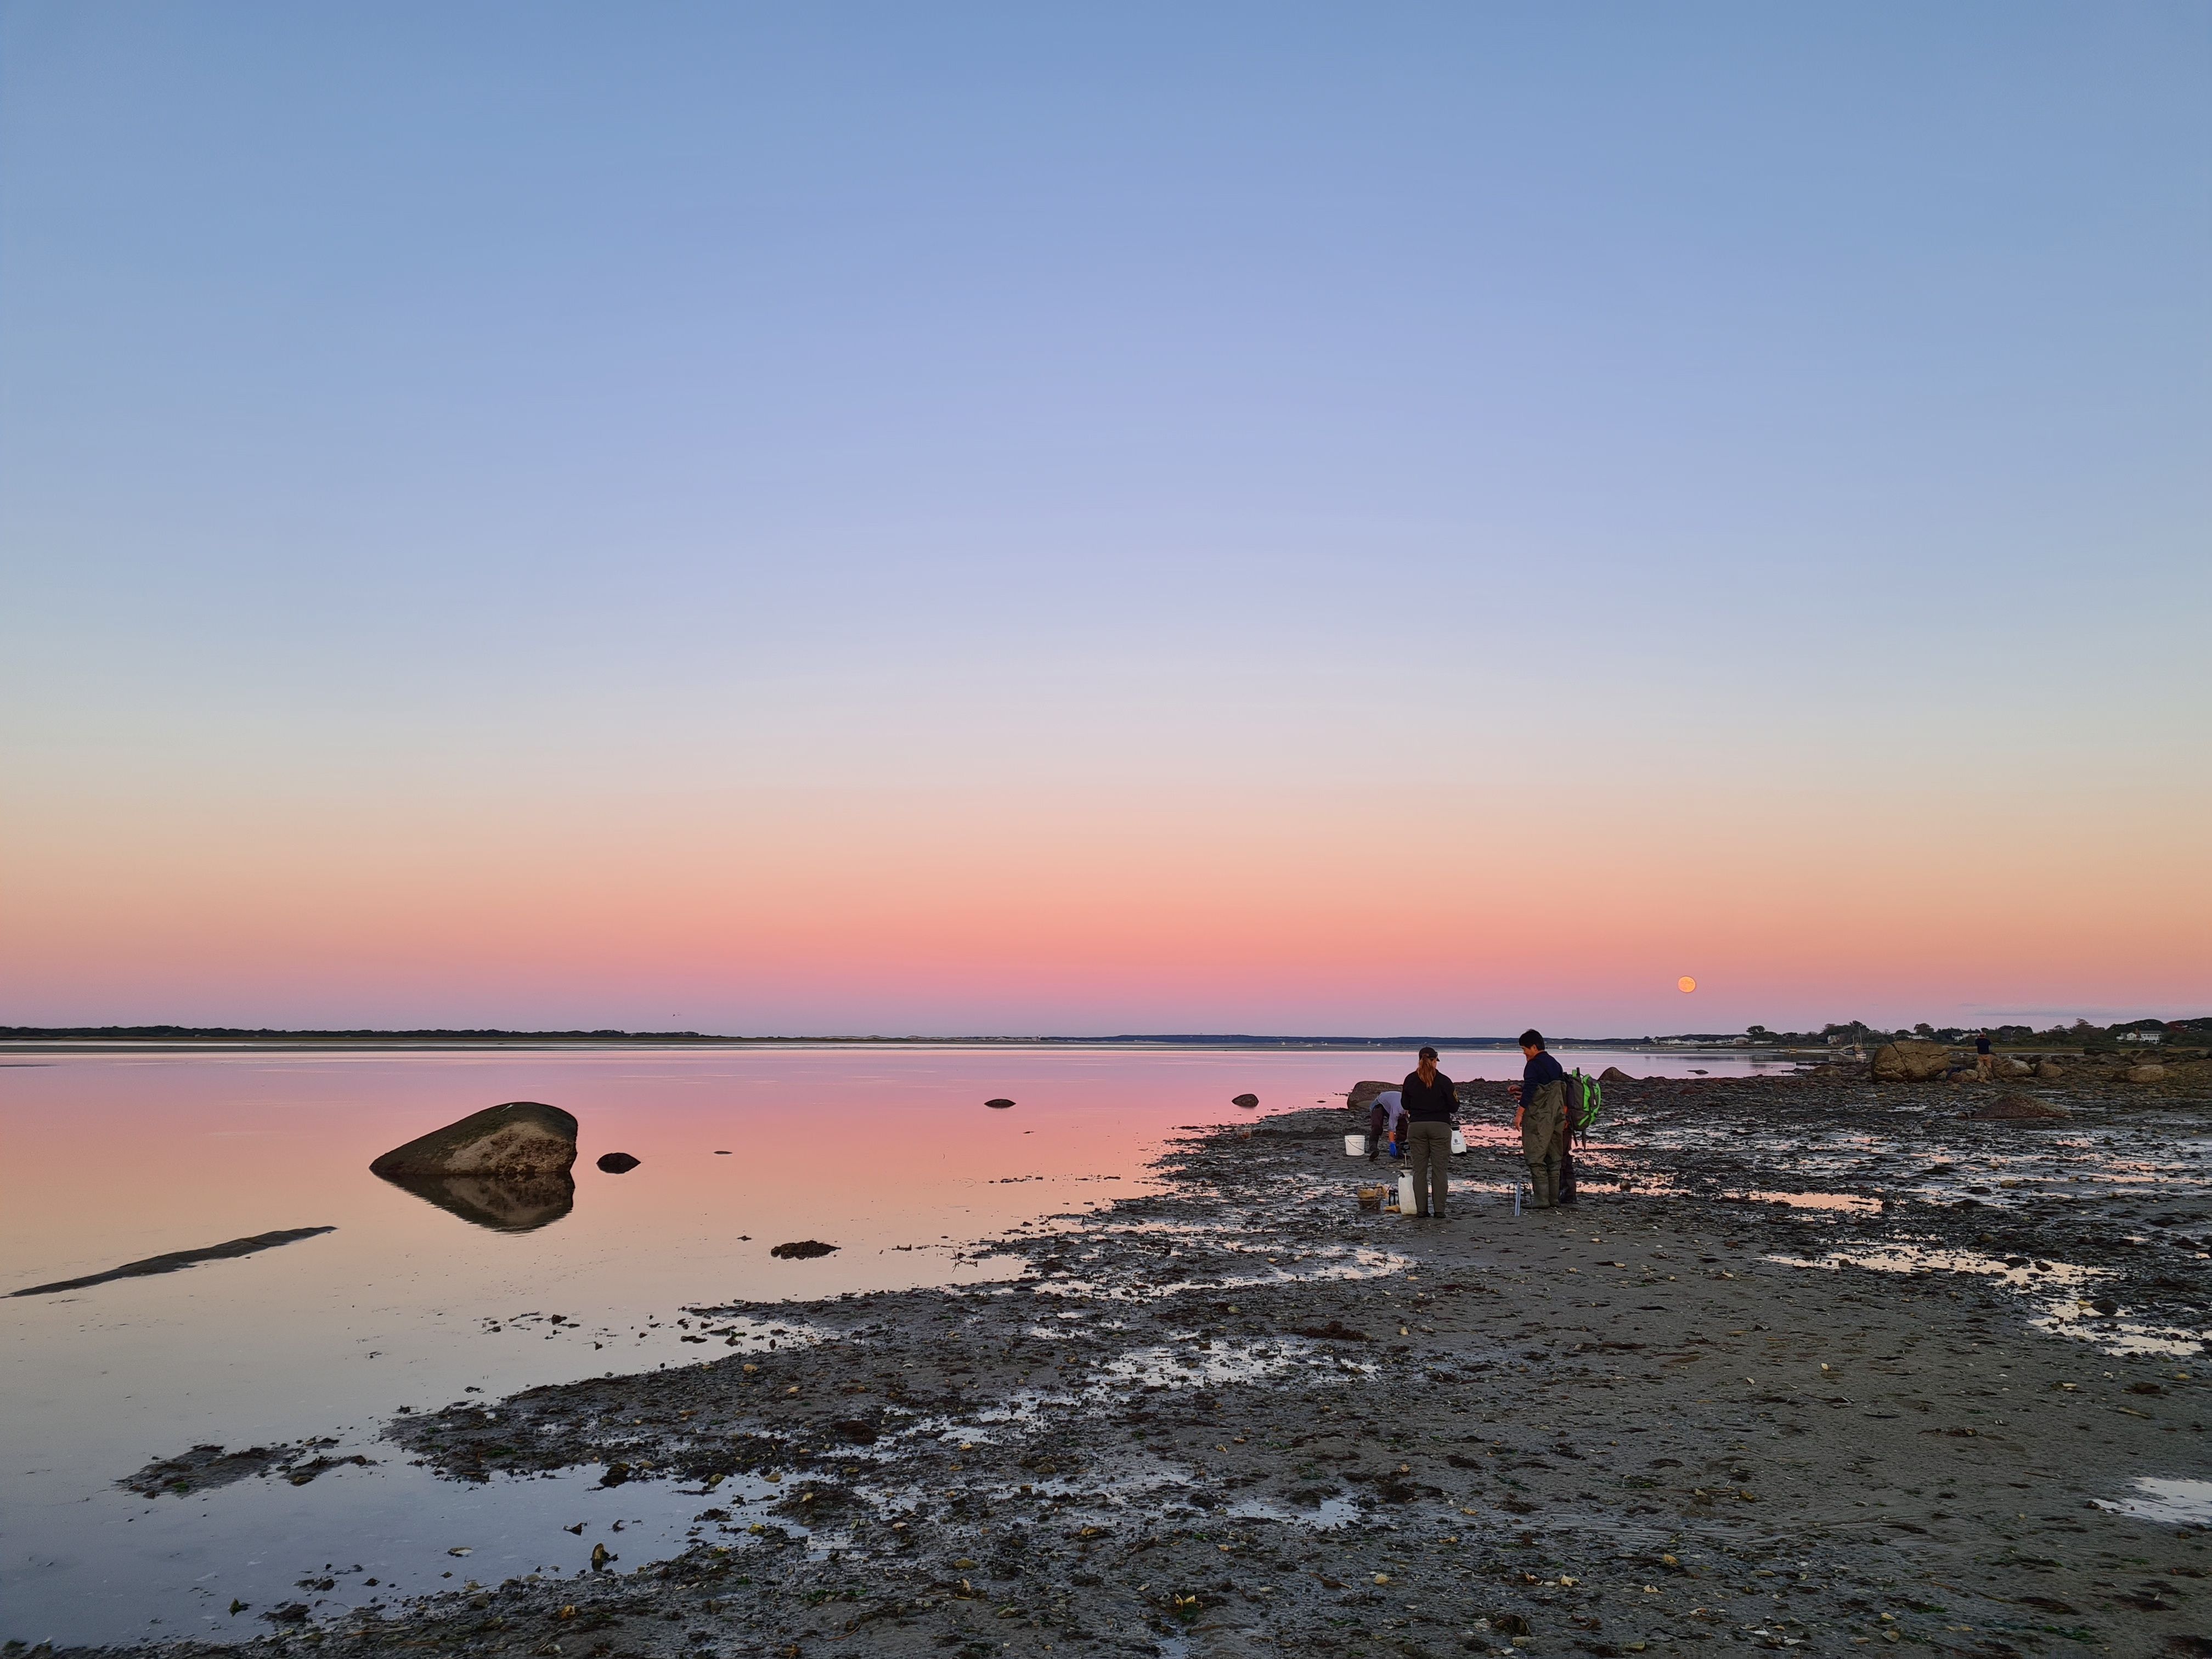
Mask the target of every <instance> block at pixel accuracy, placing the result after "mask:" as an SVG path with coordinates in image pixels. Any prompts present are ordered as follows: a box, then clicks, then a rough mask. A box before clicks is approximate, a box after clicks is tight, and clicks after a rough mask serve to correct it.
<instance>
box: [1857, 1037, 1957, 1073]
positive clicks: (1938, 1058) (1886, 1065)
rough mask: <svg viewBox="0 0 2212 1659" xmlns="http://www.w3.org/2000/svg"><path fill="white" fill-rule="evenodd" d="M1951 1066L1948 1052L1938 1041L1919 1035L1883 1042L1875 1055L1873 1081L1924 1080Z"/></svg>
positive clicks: (1945, 1071) (1946, 1070) (1943, 1071)
mask: <svg viewBox="0 0 2212 1659" xmlns="http://www.w3.org/2000/svg"><path fill="white" fill-rule="evenodd" d="M1950 1069H1951V1051H1950V1050H1949V1049H1948V1048H1945V1047H1944V1046H1943V1045H1942V1043H1940V1042H1922V1041H1921V1040H1920V1039H1919V1038H1918V1037H1906V1038H1905V1040H1904V1041H1903V1042H1885V1043H1884V1044H1882V1046H1881V1048H1877V1049H1875V1054H1874V1080H1875V1082H1876V1083H1925V1082H1927V1081H1928V1080H1929V1079H1930V1078H1938V1077H1942V1075H1943V1074H1944V1073H1947V1072H1948V1071H1949V1070H1950Z"/></svg>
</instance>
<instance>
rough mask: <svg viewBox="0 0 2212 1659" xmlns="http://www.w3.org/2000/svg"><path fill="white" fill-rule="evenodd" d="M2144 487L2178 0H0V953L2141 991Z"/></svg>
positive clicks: (2171, 926)
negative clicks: (911, 2) (513, 2)
mask: <svg viewBox="0 0 2212 1659" xmlns="http://www.w3.org/2000/svg"><path fill="white" fill-rule="evenodd" d="M2208 532H2212V10H2208V9H2206V8H2205V7H2203V5H2201V4H2185V5H2130V6H2118V7H2102V8H2085V7H2080V6H2073V5H2058V6H2045V5H2034V4H2026V5H2022V4H2004V5H1986V6H1984V5H1974V4H1957V5H1948V6H1945V7H1942V8H1932V9H1931V8H1913V7H1906V6H1903V5H1878V6H1873V7H1848V8H1847V7H1840V6H1836V7H1826V8H1814V7H1799V8H1791V9H1784V10H1777V9H1773V8H1771V7H1760V6H1754V5H1741V6H1736V5H1683V6H1673V7H1668V8H1633V7H1627V6H1608V5H1589V6H1583V7H1576V8H1559V7H1550V6H1527V7H1520V6H1511V5H1498V6H1486V7H1481V8H1458V7H1443V6H1412V7H1406V6H1401V7H1391V6H1379V7H1359V8H1352V7H1335V8H1332V7H1285V6H1274V5H1270V6H1265V7H1261V6H1249V7H1248V6H1237V5H1228V4H1224V5H1213V6H1208V7H1204V8H1190V7H1166V6H1157V7H1146V6H1116V7H1110V8H1109V7H1097V8H1091V9H1080V8H1069V7H1060V8H1048V9H1043V10H1042V11H1040V10H1039V9H1035V8H1023V7H1015V6H1006V7H979V6H945V7H935V8H912V7H891V6H882V7H870V6H861V5H854V6H844V7H839V8H834V9H796V10H794V9H768V8H739V7H726V6H698V7H687V6H682V5H667V6H657V7H653V8H650V9H644V10H642V11H641V10H638V9H606V8H597V7H581V6H578V7H568V8H564V7H560V6H545V5H533V6H528V7H522V6H502V5H492V4H487V5H482V6H472V7H469V8H463V9H453V8H446V7H433V6H427V5H415V6H410V5H380V6H375V7H368V6H330V7H319V8H313V9H297V8H283V7H277V6H263V5H252V4H241V5H236V6H230V7H222V8H194V9H177V8H167V7H160V6H155V5H150V4H148V5H98V4H95V5H89V6H84V5H60V4H22V3H16V4H9V5H5V6H0V564H3V565H4V568H0V575H4V592H5V595H6V602H5V604H4V605H0V1023H26V1024H27V1023H70V1024H76V1023H94V1022H106V1021H111V1020H112V1021H116V1022H137V1021H149V1020H177V1021H187V1022H204V1023H222V1024H278V1025H332V1024H336V1025H347V1026H351V1025H357V1024H398V1025H425V1024H437V1025H478V1024H503V1025H510V1026H514V1025H520V1026H568V1025H584V1026H599V1025H610V1024H611V1025H625V1026H633V1027H648V1028H656V1029H657V1028H665V1027H671V1026H678V1027H690V1028H696V1029H700V1030H721V1031H730V1032H751V1033H775V1032H782V1033H794V1032H816V1033H818V1032H826V1031H851V1032H862V1033H866V1032H884V1033H900V1034H903V1033H907V1032H921V1033H929V1034H952V1033H967V1032H1001V1033H1004V1032H1013V1033H1020V1032H1031V1031H1052V1032H1062V1033H1102V1032H1115V1031H1125V1030H1254V1031H1276V1032H1296V1031H1310V1032H1333V1033H1334V1032H1341V1033H1356V1032H1399V1031H1409V1030H1435V1031H1453V1032H1510V1031H1512V1030H1518V1029H1519V1028H1520V1026H1521V1025H1522V1024H1525V1023H1528V1022H1530V1021H1534V1022H1537V1023H1540V1024H1547V1025H1549V1026H1552V1027H1553V1028H1556V1029H1559V1030H1571V1031H1576V1032H1579V1033H1583V1034H1601V1033H1614V1032H1626V1033H1634V1032H1638V1031H1667V1030H1732V1029H1739V1028H1741V1026H1742V1025H1743V1024H1746V1023H1747V1022H1750V1021H1754V1020H1756V1021H1759V1022H1762V1023H1764V1024H1768V1025H1771V1026H1776V1027H1784V1026H1790V1025H1797V1024H1805V1023H1808V1022H1811V1023H1814V1024H1817V1023H1819V1022H1820V1021H1821V1020H1824V1019H1829V1018H1854V1017H1858V1018H1872V1019H1877V1020H1891V1019H1896V1020H1911V1019H1919V1018H1932V1019H1936V1020H1938V1021H1941V1022H1944V1023H1965V1022H1969V1021H1972V1020H1975V1019H1979V1018H2015V1017H2033V1018H2038V1019H2041V1018H2059V1017H2066V1018H2071V1017H2072V1016H2074V1015H2075V1014H2087V1015H2089V1016H2091V1017H2093V1018H2112V1017H2119V1016H2131V1015H2134V1014H2137V1013H2164V1014H2178V1013H2194V1012H2204V1011H2205V1010H2207V1009H2209V1008H2212V874H2208V869H2212V860H2207V858H2206V856H2205V848H2206V846H2207V845H2208V843H2212V833H2208V826H2212V772H2208V769H2207V766H2206V762H2207V760H2208V758H2212V756H2208V749H2209V748H2212V743H2208V738H2207V732H2208V730H2212V665H2209V662H2208V645H2207V641H2208V640H2212V534H2208ZM1685 974H1687V975H1695V976H1696V978H1697V980H1698V981H1699V990H1698V991H1697V993H1696V994H1694V995H1692V996H1684V995H1682V994H1680V993H1678V992H1677V991H1676V990H1675V989H1674V985H1675V981H1676V978H1677V976H1678V975H1685Z"/></svg>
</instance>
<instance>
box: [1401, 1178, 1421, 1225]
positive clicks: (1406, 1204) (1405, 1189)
mask: <svg viewBox="0 0 2212 1659" xmlns="http://www.w3.org/2000/svg"><path fill="white" fill-rule="evenodd" d="M1418 1207H1419V1206H1418V1204H1417V1203H1416V1201H1415V1200H1414V1198H1413V1171H1412V1170H1399V1171H1398V1213H1399V1214H1400V1215H1411V1214H1413V1212H1414V1210H1415V1209H1417V1208H1418Z"/></svg>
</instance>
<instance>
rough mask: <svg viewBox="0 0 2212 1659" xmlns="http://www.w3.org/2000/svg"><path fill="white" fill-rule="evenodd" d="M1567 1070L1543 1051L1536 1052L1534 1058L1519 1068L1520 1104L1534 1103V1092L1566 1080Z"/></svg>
mask: <svg viewBox="0 0 2212 1659" xmlns="http://www.w3.org/2000/svg"><path fill="white" fill-rule="evenodd" d="M1566 1075H1567V1068H1566V1067H1565V1066H1562V1065H1560V1064H1559V1061H1558V1060H1553V1058H1552V1056H1551V1054H1549V1053H1548V1052H1547V1051H1546V1050H1544V1049H1541V1048H1539V1049H1538V1050H1537V1051H1536V1058H1535V1059H1534V1060H1530V1061H1529V1062H1528V1064H1527V1065H1526V1066H1522V1068H1521V1104H1522V1106H1523V1107H1527V1106H1531V1105H1534V1103H1535V1100H1536V1091H1537V1090H1539V1089H1541V1088H1542V1087H1543V1086H1544V1085H1546V1084H1547V1083H1560V1082H1564V1081H1565V1079H1566Z"/></svg>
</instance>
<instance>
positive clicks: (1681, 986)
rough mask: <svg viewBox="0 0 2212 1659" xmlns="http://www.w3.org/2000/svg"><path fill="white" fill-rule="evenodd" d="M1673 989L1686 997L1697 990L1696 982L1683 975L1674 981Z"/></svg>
mask: <svg viewBox="0 0 2212 1659" xmlns="http://www.w3.org/2000/svg"><path fill="white" fill-rule="evenodd" d="M1674 987H1675V989H1677V990H1679V991H1680V992H1681V994H1683V995H1684V996H1687V995H1689V994H1690V993H1691V992H1692V991H1694V990H1696V989H1697V988H1698V981H1695V980H1693V979H1692V978H1691V977H1690V976H1689V975H1687V974H1685V975H1682V977H1681V978H1680V979H1678V980H1676V981H1674Z"/></svg>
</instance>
